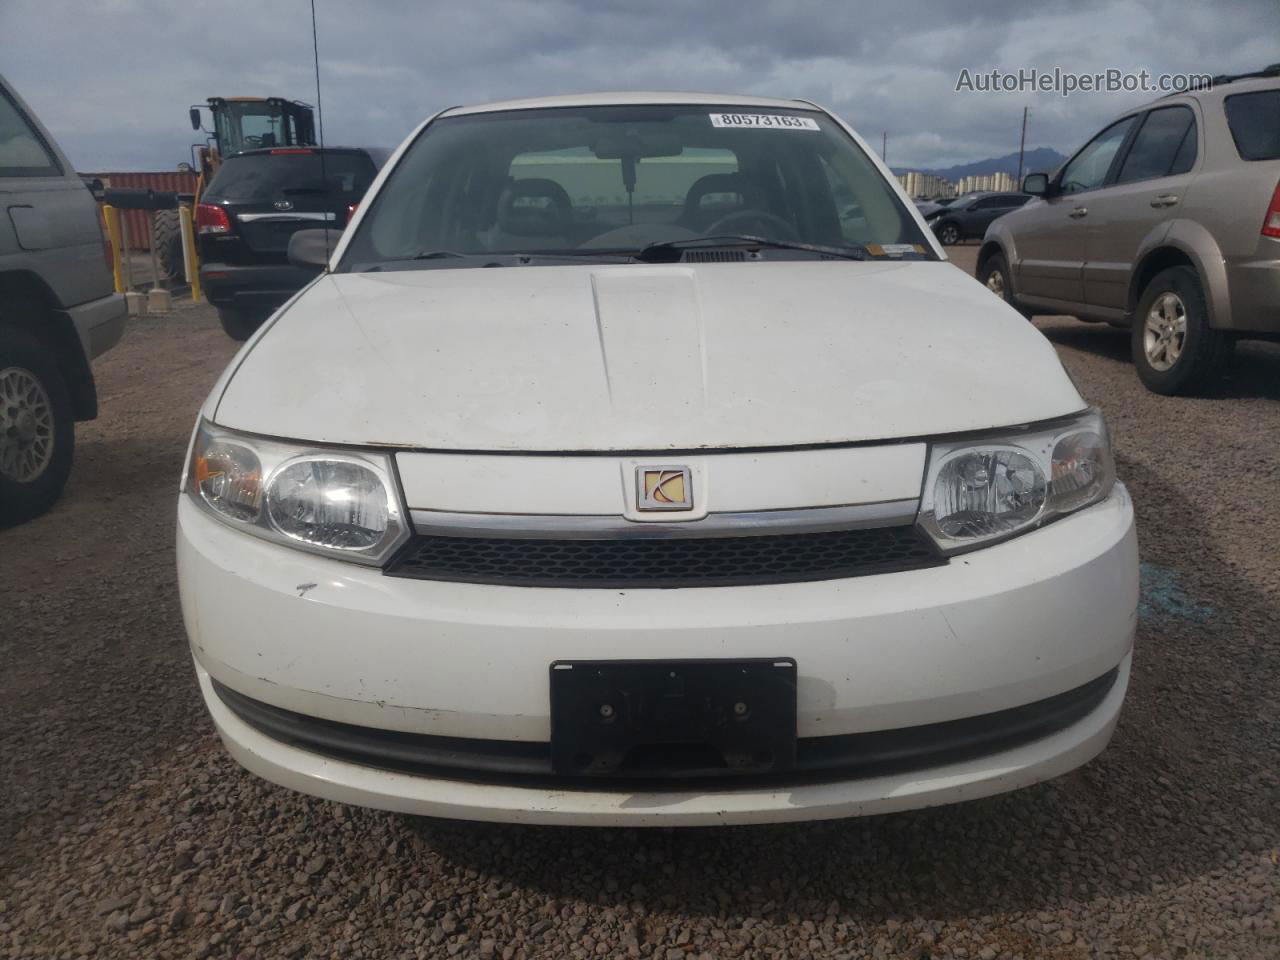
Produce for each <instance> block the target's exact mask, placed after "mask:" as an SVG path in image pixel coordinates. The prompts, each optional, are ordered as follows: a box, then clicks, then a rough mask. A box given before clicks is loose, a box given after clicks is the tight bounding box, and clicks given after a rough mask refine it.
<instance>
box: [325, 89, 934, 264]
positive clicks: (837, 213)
mask: <svg viewBox="0 0 1280 960" xmlns="http://www.w3.org/2000/svg"><path fill="white" fill-rule="evenodd" d="M742 236H748V237H759V238H764V239H766V240H769V241H775V242H786V243H792V244H795V243H801V244H814V245H821V246H824V247H828V248H842V249H843V248H854V247H856V248H860V249H864V250H866V251H867V252H868V254H869V255H872V256H879V255H886V256H903V255H907V256H926V255H929V256H931V253H930V248H929V246H928V245H927V243H926V241H925V239H924V237H923V236H922V234H921V231H920V230H919V228H918V227H917V226H916V223H915V221H914V219H913V218H912V216H911V215H910V214H909V213H908V212H907V210H906V208H905V205H904V204H902V203H901V202H900V201H899V199H898V197H897V196H896V194H895V193H894V192H893V191H892V189H891V188H890V187H889V185H888V183H887V182H886V181H885V179H884V177H883V176H881V174H880V172H879V171H878V170H877V169H876V167H875V165H874V164H873V163H872V162H871V160H870V159H869V158H868V157H867V155H866V154H865V153H864V152H863V151H862V150H861V149H860V148H859V147H858V145H857V144H856V143H855V142H854V141H853V140H852V139H851V138H850V137H849V136H848V135H847V134H846V133H845V132H844V130H843V129H842V128H841V127H840V126H839V125H838V124H836V123H835V122H833V121H832V120H831V119H830V118H829V117H827V116H826V115H825V114H822V113H820V112H817V111H813V110H809V109H806V108H803V107H800V106H797V107H796V108H795V109H788V110H778V109H765V108H756V107H751V108H747V107H733V108H724V107H716V106H705V105H703V106H690V105H670V106H610V107H581V108H555V109H550V108H549V109H536V110H518V111H509V112H500V113H479V114H468V115H463V116H458V117H446V118H444V119H441V120H437V121H436V122H434V123H432V124H431V125H430V126H429V127H428V128H427V129H426V130H425V131H424V132H423V133H422V134H421V135H420V136H419V137H418V139H417V140H416V141H415V142H414V143H413V144H412V145H411V146H410V147H409V149H408V150H407V151H406V152H405V154H404V156H403V157H402V158H401V160H400V162H399V163H398V164H397V165H396V168H395V170H394V171H392V173H391V175H390V177H389V178H388V179H387V181H386V183H385V184H384V185H383V187H382V189H381V190H379V191H378V195H377V197H376V198H374V200H373V201H372V204H371V206H370V208H369V210H368V212H367V213H366V215H365V217H364V219H363V220H362V221H361V224H360V226H359V228H358V230H357V233H356V235H355V236H354V237H352V239H351V241H350V244H349V246H348V248H347V251H346V253H345V254H344V256H343V263H342V266H341V267H340V268H339V269H343V270H367V269H372V268H374V267H376V266H378V265H381V264H389V263H400V264H405V263H417V264H418V265H422V266H426V265H436V266H439V265H442V259H443V258H446V257H447V261H445V265H447V266H451V267H452V266H467V265H470V264H468V263H467V262H466V258H467V257H468V255H486V254H532V255H549V254H556V255H568V256H583V257H590V256H603V255H605V254H632V255H633V254H635V253H638V252H639V251H641V250H643V249H644V248H645V247H648V246H651V245H653V244H666V243H676V244H682V243H689V242H690V241H697V240H699V239H701V238H706V242H707V243H708V244H712V245H714V243H715V242H716V240H717V239H720V238H728V239H730V240H731V239H732V238H735V237H742ZM894 245H898V246H894ZM886 248H887V249H886ZM786 252H787V253H788V254H789V255H792V256H794V255H796V251H795V250H794V249H791V250H788V251H786ZM451 254H453V255H461V257H457V256H449V255H451ZM809 255H811V256H816V255H818V254H817V253H812V252H811V253H810V254H809ZM422 258H425V259H422ZM475 265H479V264H475Z"/></svg>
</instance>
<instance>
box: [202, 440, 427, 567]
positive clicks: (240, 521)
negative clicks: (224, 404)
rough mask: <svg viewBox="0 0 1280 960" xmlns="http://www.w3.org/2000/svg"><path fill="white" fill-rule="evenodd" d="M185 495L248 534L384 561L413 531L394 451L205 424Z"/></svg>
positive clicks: (367, 560)
mask: <svg viewBox="0 0 1280 960" xmlns="http://www.w3.org/2000/svg"><path fill="white" fill-rule="evenodd" d="M187 477H188V481H187V492H188V493H190V494H191V497H192V499H194V500H195V502H196V503H197V504H199V505H200V506H201V507H203V508H204V509H205V510H207V511H208V512H209V513H211V514H212V515H213V516H215V517H217V518H218V519H219V520H222V521H224V522H225V523H227V524H229V525H230V526H233V527H235V528H236V529H238V530H243V531H244V532H245V533H251V534H253V535H254V536H258V537H262V538H263V539H266V540H274V541H275V542H277V543H283V544H286V545H288V546H291V547H299V548H301V549H303V550H310V551H312V552H315V553H322V554H325V555H326V556H332V557H339V558H341V559H343V560H354V561H356V562H358V563H369V564H381V563H383V562H385V561H386V559H387V558H388V557H389V556H390V555H391V553H392V552H394V551H395V550H396V548H398V547H399V546H400V545H401V544H402V543H404V541H405V539H407V537H408V535H409V531H408V528H407V526H406V524H405V521H404V512H403V510H402V509H401V507H400V496H399V493H398V491H397V488H396V484H395V471H394V470H393V469H392V467H391V459H390V457H389V456H388V455H386V454H383V453H378V452H372V451H363V450H361V451H351V450H342V449H321V448H315V447H309V446H301V445H294V444H288V443H281V442H279V441H276V440H266V439H263V438H260V437H251V436H246V435H244V434H237V433H233V432H232V431H229V430H224V429H222V428H221V427H215V426H213V425H212V424H209V423H202V424H200V426H199V428H198V429H197V430H196V436H195V442H194V443H193V445H192V449H191V463H190V464H189V467H188V471H187Z"/></svg>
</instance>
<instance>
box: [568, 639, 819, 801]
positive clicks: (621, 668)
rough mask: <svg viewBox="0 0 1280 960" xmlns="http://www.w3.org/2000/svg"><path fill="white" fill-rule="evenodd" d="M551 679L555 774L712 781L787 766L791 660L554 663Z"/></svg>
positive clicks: (791, 759) (792, 748) (792, 742)
mask: <svg viewBox="0 0 1280 960" xmlns="http://www.w3.org/2000/svg"><path fill="white" fill-rule="evenodd" d="M550 674H551V676H550V681H551V764H552V768H553V769H554V771H555V772H556V773H557V774H563V775H573V776H583V777H624V778H625V777H628V776H630V777H650V776H658V777H676V776H682V775H684V776H707V777H715V776H724V775H734V774H737V775H741V774H747V773H757V774H759V773H771V772H777V771H781V770H787V769H789V768H791V767H792V766H794V764H795V752H796V662H795V660H793V659H791V658H789V657H774V658H767V657H761V658H752V659H741V660H558V661H556V662H555V663H553V664H551V670H550Z"/></svg>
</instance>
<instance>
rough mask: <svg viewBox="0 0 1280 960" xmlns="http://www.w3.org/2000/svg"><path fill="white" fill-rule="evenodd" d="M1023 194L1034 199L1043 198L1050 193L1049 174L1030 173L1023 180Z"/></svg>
mask: <svg viewBox="0 0 1280 960" xmlns="http://www.w3.org/2000/svg"><path fill="white" fill-rule="evenodd" d="M1022 192H1023V193H1029V194H1031V195H1032V196H1033V197H1043V196H1044V195H1045V194H1047V193H1048V192H1049V175H1048V174H1047V173H1028V174H1027V175H1026V176H1025V177H1024V178H1023V180H1022Z"/></svg>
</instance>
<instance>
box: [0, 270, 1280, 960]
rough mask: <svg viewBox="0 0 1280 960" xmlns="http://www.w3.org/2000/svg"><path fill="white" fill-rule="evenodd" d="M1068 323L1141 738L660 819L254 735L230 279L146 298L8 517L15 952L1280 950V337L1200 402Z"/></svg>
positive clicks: (1187, 953) (7, 696)
mask: <svg viewBox="0 0 1280 960" xmlns="http://www.w3.org/2000/svg"><path fill="white" fill-rule="evenodd" d="M975 250H976V247H962V248H956V250H955V251H954V256H955V258H956V260H957V261H958V263H960V264H961V265H962V266H965V267H968V268H971V267H972V263H973V253H974V251H975ZM1036 322H1037V325H1038V326H1040V327H1041V329H1042V330H1043V331H1044V333H1045V334H1046V336H1048V337H1049V338H1050V339H1051V340H1052V341H1053V342H1054V343H1055V344H1056V346H1057V348H1058V350H1059V352H1060V354H1061V356H1062V359H1063V361H1064V363H1065V364H1066V366H1067V368H1068V369H1069V370H1070V372H1071V374H1072V376H1073V377H1074V378H1075V379H1076V381H1077V383H1078V384H1079V386H1080V389H1081V391H1082V392H1083V393H1084V395H1085V396H1086V397H1087V398H1088V399H1089V400H1090V401H1092V402H1094V403H1097V404H1100V405H1101V406H1102V407H1103V408H1104V410H1105V411H1106V413H1107V416H1108V417H1109V418H1110V422H1111V426H1112V429H1113V432H1114V436H1115V446H1116V452H1117V457H1118V461H1119V467H1120V472H1121V476H1122V477H1123V479H1124V480H1125V482H1126V483H1128V484H1129V486H1130V489H1131V490H1132V492H1133V496H1134V500H1135V502H1136V506H1137V511H1138V518H1139V531H1140V537H1141V545H1142V559H1143V599H1142V609H1141V622H1140V627H1139V635H1138V641H1137V655H1136V660H1135V668H1134V675H1133V683H1132V687H1131V689H1130V695H1129V700H1128V704H1127V706H1126V708H1125V712H1124V715H1123V717H1122V719H1121V722H1120V727H1119V729H1118V731H1117V734H1116V737H1115V740H1114V741H1113V743H1112V745H1111V747H1110V748H1109V749H1108V750H1107V751H1106V752H1105V753H1104V754H1103V755H1102V756H1101V757H1100V758H1099V759H1098V760H1096V761H1094V762H1093V763H1091V764H1089V765H1088V766H1087V767H1085V768H1084V769H1083V770H1081V771H1078V772H1076V773H1075V774H1072V775H1070V776H1067V777H1065V778H1062V779H1060V780H1057V781H1055V782H1051V783H1047V784H1042V785H1040V786H1037V787H1034V788H1031V789H1028V790H1024V791H1021V792H1018V793H1014V794H1010V795H1006V796H1003V797H997V798H993V799H989V800H982V801H978V802H974V803H969V804H964V805H959V806H953V807H946V808H939V809H935V810H926V811H920V812H915V813H909V814H899V815H893V816H885V817H876V818H870V819H864V820H847V821H836V822H828V823H817V824H809V825H799V826H780V827H755V828H731V829H728V828H726V829H718V830H650V831H645V830H603V829H597V830H583V829H580V830H571V829H558V828H528V827H505V826H488V825H479V824H454V823H447V822H440V821H428V820H422V819H415V818H411V817H405V816H398V815H390V814H384V813H378V812H373V811H367V810H362V809H357V808H353V807H344V806H340V805H335V804H331V803H328V802H324V801H319V800H313V799H310V798H307V797H302V796H299V795H296V794H292V793H290V792H288V791H286V790H283V789H279V788H276V787H274V786H271V785H269V784H267V783H264V782H262V781H260V780H257V779H255V778H254V777H253V776H251V775H249V774H247V773H245V772H243V771H242V770H240V769H239V768H238V767H237V766H236V765H235V764H234V763H232V762H231V760H229V759H228V758H227V756H226V755H225V753H224V752H223V750H222V747H221V745H220V743H219V742H218V740H217V737H216V736H215V734H214V733H213V730H212V728H211V726H210V723H209V721H208V719H207V718H206V715H205V711H204V708H203V705H202V704H201V702H200V699H199V696H198V693H197V689H196V684H195V680H194V677H193V674H192V670H191V664H190V660H189V657H188V654H187V648H186V640H185V636H184V633H183V629H182V622H181V616H180V613H179V609H178V599H177V593H176V585H175V576H174V569H173V534H174V529H173V521H174V498H175V496H176V493H177V482H178V480H177V478H178V473H179V469H180V461H181V459H182V455H183V451H184V449H185V445H186V442H187V438H188V435H189V431H190V429H191V425H192V420H193V417H194V415H195V411H196V408H197V406H198V404H199V402H200V400H201V399H202V398H203V396H204V395H205V393H206V392H207V390H208V389H209V387H210V385H211V384H212V382H213V380H214V379H215V377H216V376H217V375H218V373H219V372H220V371H221V369H222V368H223V366H224V365H225V363H226V362H227V360H228V359H229V358H230V357H231V356H232V354H233V352H234V347H235V345H234V344H232V343H231V342H230V341H229V340H227V339H226V338H225V337H224V336H223V334H222V332H221V330H220V329H219V328H218V325H217V323H216V320H215V319H214V317H213V313H212V311H211V310H210V309H208V308H207V307H193V306H190V305H186V306H183V307H181V308H179V309H178V310H177V312H176V313H175V315H174V317H173V318H172V319H165V320H139V321H133V322H131V324H130V327H129V330H128V333H127V335H126V338H125V341H124V342H123V343H122V344H121V346H120V347H118V348H117V349H116V350H115V351H114V352H112V353H110V354H108V355H107V356H106V357H104V358H103V359H102V360H101V361H100V362H99V363H98V365H97V368H96V369H97V374H98V377H99V390H100V395H101V417H100V419H99V420H98V421H96V422H95V423H92V424H85V425H82V427H81V429H80V432H79V449H78V451H77V460H76V464H75V469H74V472H73V474H72V479H71V483H70V486H69V488H68V490H67V492H66V495H65V497H64V498H63V500H62V501H61V502H60V503H59V504H58V505H57V507H56V508H55V509H54V510H53V512H52V513H50V514H49V515H47V516H45V517H42V518H40V519H39V520H36V521H35V522H32V523H29V524H26V525H25V526H21V527H17V528H14V529H10V530H6V531H2V532H0V664H3V669H2V670H0V957H8V958H28V957H77V956H101V957H133V956H146V957H173V958H187V957H262V958H275V957H316V958H319V957H331V956H332V957H367V958H375V957H376V958H383V957H386V958H408V957H415V958H422V957H433V958H434V957H451V956H458V957H484V958H491V957H492V958H499V957H500V958H504V960H510V958H513V957H524V958H533V957H538V958H542V957H546V958H552V957H554V958H562V957H628V956H630V957H653V958H657V960H693V958H702V957H715V958H720V957H758V958H759V957H769V958H783V957H790V958H799V957H827V956H833V957H910V958H924V957H960V958H974V960H978V958H980V960H993V958H996V957H1024V958H1033V957H1051V958H1075V957H1088V956H1099V957H1139V956H1157V957H1204V958H1209V957H1213V958H1222V957H1276V956H1280V770H1278V769H1277V757H1280V696H1278V694H1277V691H1278V690H1280V642H1278V641H1277V635H1278V633H1280V564H1278V563H1277V544H1278V543H1280V441H1278V440H1277V438H1278V437H1280V346H1270V345H1245V346H1242V347H1241V349H1240V350H1239V351H1238V356H1237V360H1236V364H1235V367H1234V371H1233V376H1232V378H1231V380H1230V381H1229V382H1228V383H1227V385H1226V386H1225V388H1224V390H1223V391H1222V393H1221V395H1219V396H1215V397H1210V398H1203V399H1170V398H1164V397H1158V396H1155V395H1153V394H1150V393H1147V392H1146V391H1145V390H1144V389H1143V388H1142V387H1141V386H1140V385H1139V383H1138V381H1137V378H1136V377H1135V375H1134V371H1133V368H1132V366H1131V364H1130V363H1129V361H1128V359H1127V350H1128V347H1127V344H1128V340H1127V336H1126V335H1125V334H1124V333H1123V332H1121V331H1116V330H1112V329H1109V328H1106V327H1098V326H1087V325H1084V324H1079V323H1076V322H1074V321H1071V320H1068V319H1065V318H1039V319H1038V320H1037V321H1036ZM975 374H979V375H983V376H991V377H998V376H999V375H1000V374H999V371H998V370H987V371H975ZM1079 602H1080V603H1081V604H1082V605H1084V604H1088V603H1089V598H1088V597H1087V596H1081V597H1080V598H1079ZM483 679H484V678H483V677H477V678H476V682H477V683H483Z"/></svg>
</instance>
